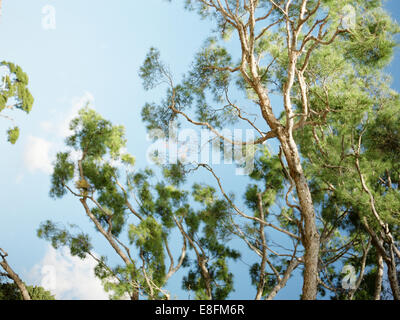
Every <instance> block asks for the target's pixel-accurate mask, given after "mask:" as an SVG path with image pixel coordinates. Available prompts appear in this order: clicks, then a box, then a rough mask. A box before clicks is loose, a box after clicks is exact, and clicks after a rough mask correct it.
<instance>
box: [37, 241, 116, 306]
mask: <svg viewBox="0 0 400 320" xmlns="http://www.w3.org/2000/svg"><path fill="white" fill-rule="evenodd" d="M95 266H96V261H94V260H93V259H92V258H86V259H85V260H81V259H79V258H78V257H73V256H71V254H70V253H69V250H68V249H67V248H64V249H60V250H55V249H54V248H53V247H51V246H49V247H48V249H47V251H46V254H45V256H44V258H43V260H42V261H41V262H40V263H39V264H37V265H35V266H34V267H33V269H32V270H31V272H30V275H29V278H30V279H32V282H33V283H35V284H37V285H40V286H43V287H44V288H45V289H47V290H50V291H51V293H52V294H54V295H55V296H56V299H57V300H108V299H109V297H108V294H107V293H106V292H105V291H104V288H103V286H102V284H101V281H100V280H99V279H98V278H96V276H95V275H94V271H93V269H94V267H95Z"/></svg>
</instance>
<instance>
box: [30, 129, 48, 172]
mask: <svg viewBox="0 0 400 320" xmlns="http://www.w3.org/2000/svg"><path fill="white" fill-rule="evenodd" d="M51 147H52V143H51V142H49V141H47V140H45V139H42V138H38V137H34V136H29V137H28V142H27V145H26V147H25V154H24V163H25V165H26V167H27V168H28V169H29V171H30V172H35V171H41V172H43V173H46V174H51V173H52V171H53V169H52V165H51V158H50V150H51Z"/></svg>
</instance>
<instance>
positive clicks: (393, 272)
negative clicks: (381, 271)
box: [387, 248, 400, 300]
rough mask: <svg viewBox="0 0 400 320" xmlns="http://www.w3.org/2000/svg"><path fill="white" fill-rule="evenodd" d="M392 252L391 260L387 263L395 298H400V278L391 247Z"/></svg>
mask: <svg viewBox="0 0 400 320" xmlns="http://www.w3.org/2000/svg"><path fill="white" fill-rule="evenodd" d="M390 253H391V261H390V262H389V263H387V267H388V271H387V272H388V278H389V282H390V288H391V289H392V294H393V299H394V300H400V289H399V280H398V278H397V269H396V261H395V257H394V253H393V249H392V248H390Z"/></svg>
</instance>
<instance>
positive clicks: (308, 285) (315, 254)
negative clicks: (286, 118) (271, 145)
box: [279, 135, 320, 300]
mask: <svg viewBox="0 0 400 320" xmlns="http://www.w3.org/2000/svg"><path fill="white" fill-rule="evenodd" d="M281 136H282V135H279V138H280V141H281V145H282V149H283V152H284V154H285V158H286V161H287V164H288V167H289V174H290V176H291V178H292V179H293V181H294V183H295V186H296V191H297V196H298V199H299V202H300V209H301V217H302V220H303V221H302V222H303V231H304V232H303V235H302V243H303V246H304V249H305V255H304V283H303V294H302V299H303V300H315V299H316V298H317V288H318V261H319V260H318V259H319V249H320V248H319V247H320V236H319V233H318V230H317V225H316V216H315V211H314V206H313V201H312V197H311V192H310V189H309V186H308V183H307V179H306V177H305V175H304V172H303V168H302V166H301V161H300V156H299V151H298V148H297V145H296V143H295V142H294V139H293V137H292V136H289V137H288V138H286V139H281Z"/></svg>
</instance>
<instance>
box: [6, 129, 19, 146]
mask: <svg viewBox="0 0 400 320" xmlns="http://www.w3.org/2000/svg"><path fill="white" fill-rule="evenodd" d="M7 135H8V142H10V143H11V144H15V143H16V142H17V140H18V138H19V128H18V127H14V128H12V129H9V130H8V131H7Z"/></svg>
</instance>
